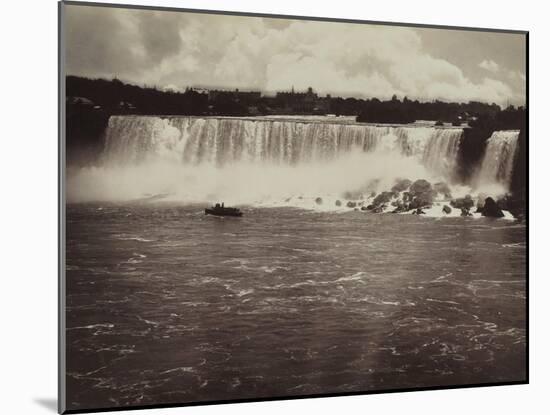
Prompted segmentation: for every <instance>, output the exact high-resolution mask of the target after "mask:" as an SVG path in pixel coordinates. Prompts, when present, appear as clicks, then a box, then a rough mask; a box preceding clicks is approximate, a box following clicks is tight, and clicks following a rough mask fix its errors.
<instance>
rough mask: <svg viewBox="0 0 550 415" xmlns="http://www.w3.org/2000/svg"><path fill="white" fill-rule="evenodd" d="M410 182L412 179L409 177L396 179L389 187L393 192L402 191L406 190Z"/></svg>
mask: <svg viewBox="0 0 550 415" xmlns="http://www.w3.org/2000/svg"><path fill="white" fill-rule="evenodd" d="M411 184H412V181H410V180H409V179H397V181H396V183H395V184H394V185H393V187H392V188H391V191H392V192H394V193H397V192H403V191H404V190H407V189H408V188H409V187H410V186H411Z"/></svg>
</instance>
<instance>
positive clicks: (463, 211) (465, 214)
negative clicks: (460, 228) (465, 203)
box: [460, 208, 472, 216]
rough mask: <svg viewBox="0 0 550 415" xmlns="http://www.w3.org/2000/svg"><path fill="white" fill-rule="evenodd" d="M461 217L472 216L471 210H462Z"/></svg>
mask: <svg viewBox="0 0 550 415" xmlns="http://www.w3.org/2000/svg"><path fill="white" fill-rule="evenodd" d="M460 216H472V214H471V213H470V209H466V208H462V209H461V210H460Z"/></svg>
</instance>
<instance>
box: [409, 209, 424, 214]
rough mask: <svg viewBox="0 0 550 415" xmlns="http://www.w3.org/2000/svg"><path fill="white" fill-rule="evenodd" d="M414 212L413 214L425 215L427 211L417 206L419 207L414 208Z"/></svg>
mask: <svg viewBox="0 0 550 415" xmlns="http://www.w3.org/2000/svg"><path fill="white" fill-rule="evenodd" d="M412 214H413V215H425V214H426V212H424V211H423V210H422V209H420V208H417V209H415V210H413V212H412Z"/></svg>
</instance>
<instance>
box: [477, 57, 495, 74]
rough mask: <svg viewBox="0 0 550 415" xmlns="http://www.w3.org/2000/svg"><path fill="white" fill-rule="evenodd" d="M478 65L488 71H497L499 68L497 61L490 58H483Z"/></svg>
mask: <svg viewBox="0 0 550 415" xmlns="http://www.w3.org/2000/svg"><path fill="white" fill-rule="evenodd" d="M479 67H480V68H483V69H485V70H487V71H489V72H498V71H499V69H500V66H499V65H498V63H496V62H495V61H493V60H491V59H484V60H483V61H481V62H480V64H479Z"/></svg>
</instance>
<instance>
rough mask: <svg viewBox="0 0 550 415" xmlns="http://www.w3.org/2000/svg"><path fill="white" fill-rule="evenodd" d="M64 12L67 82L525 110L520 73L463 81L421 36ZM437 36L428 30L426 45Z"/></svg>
mask: <svg viewBox="0 0 550 415" xmlns="http://www.w3.org/2000/svg"><path fill="white" fill-rule="evenodd" d="M67 10H68V12H67V21H66V26H67V72H68V73H70V74H75V75H85V76H94V77H112V76H117V77H119V78H120V79H123V80H127V81H130V82H134V83H138V84H149V85H158V86H161V87H166V86H167V85H170V86H171V88H174V87H176V88H177V89H182V88H184V87H185V86H187V85H196V86H206V87H225V88H241V89H247V88H248V89H260V90H263V91H271V92H274V91H279V90H289V89H290V88H291V87H292V86H294V87H295V88H296V89H305V88H307V87H308V86H312V87H313V88H314V89H315V90H317V91H318V92H319V93H321V94H326V93H331V94H333V95H342V96H356V97H378V98H389V97H391V96H392V95H394V94H397V95H398V96H405V95H406V96H408V97H409V98H411V99H420V100H432V99H441V100H446V101H469V100H479V101H485V102H496V103H498V104H504V103H506V102H515V103H520V104H521V103H523V102H524V100H525V98H524V96H525V93H524V91H525V88H522V84H524V82H522V81H521V76H523V77H524V74H523V73H522V72H521V71H517V70H515V69H514V70H513V71H512V70H509V69H506V68H500V67H499V65H498V64H496V63H495V62H494V61H492V60H490V59H485V60H483V61H482V62H481V63H480V64H479V67H480V68H481V69H478V71H480V73H479V74H477V75H478V76H476V77H472V76H470V75H471V73H470V72H471V68H469V69H468V71H467V73H468V75H466V72H465V69H464V68H463V67H461V65H460V64H459V63H451V62H450V61H449V60H447V59H445V58H443V57H442V56H441V55H438V53H437V51H436V49H433V50H431V49H430V48H429V47H427V46H426V43H427V42H426V39H427V38H429V33H428V34H427V32H426V31H427V29H422V32H420V31H419V30H418V29H413V28H407V27H391V26H376V25H359V24H346V23H334V22H311V21H297V20H294V21H291V20H281V19H265V18H252V17H240V16H223V15H222V16H219V15H204V14H190V13H175V12H152V11H145V10H124V9H115V8H105V9H103V8H97V7H85V6H67ZM437 33H438V32H437V31H436V30H435V29H434V32H433V34H432V36H437V35H438V34H437ZM466 33H467V32H466ZM420 34H422V35H420ZM492 35H493V36H494V34H492ZM462 36H464V35H462ZM476 36H479V33H476ZM503 39H504V38H503ZM428 43H429V42H428ZM523 58H524V57H519V59H523ZM487 71H489V72H490V76H487ZM507 73H514V76H513V77H511V76H507V75H506V74H507Z"/></svg>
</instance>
